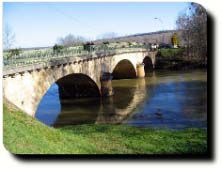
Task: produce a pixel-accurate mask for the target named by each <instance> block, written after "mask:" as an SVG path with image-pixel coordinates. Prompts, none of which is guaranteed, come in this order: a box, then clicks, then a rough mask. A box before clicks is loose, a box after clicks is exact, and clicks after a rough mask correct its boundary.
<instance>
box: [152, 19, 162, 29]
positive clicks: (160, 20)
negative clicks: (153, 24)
mask: <svg viewBox="0 0 222 169" xmlns="http://www.w3.org/2000/svg"><path fill="white" fill-rule="evenodd" d="M154 19H155V20H158V21H159V22H160V23H161V25H162V31H163V30H164V28H163V21H162V19H160V18H154Z"/></svg>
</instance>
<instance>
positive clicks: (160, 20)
mask: <svg viewBox="0 0 222 169" xmlns="http://www.w3.org/2000/svg"><path fill="white" fill-rule="evenodd" d="M154 19H155V20H158V21H159V22H160V23H161V25H162V31H163V30H164V27H163V21H162V19H160V18H157V17H156V18H154ZM162 43H164V35H162Z"/></svg>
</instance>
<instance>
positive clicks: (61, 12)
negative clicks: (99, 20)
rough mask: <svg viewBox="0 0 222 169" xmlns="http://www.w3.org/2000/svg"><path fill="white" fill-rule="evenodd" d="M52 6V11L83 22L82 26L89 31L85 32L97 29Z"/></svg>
mask: <svg viewBox="0 0 222 169" xmlns="http://www.w3.org/2000/svg"><path fill="white" fill-rule="evenodd" d="M48 7H49V6H48ZM49 8H50V7H49ZM53 8H54V11H56V12H57V13H59V14H62V15H63V16H65V17H67V18H68V19H70V20H71V21H72V22H73V21H75V22H78V23H80V24H83V26H84V28H85V29H87V30H89V31H90V32H87V33H91V31H92V30H94V31H98V30H96V29H95V27H94V28H93V27H92V26H91V25H89V24H88V23H83V22H82V21H81V20H79V19H78V18H76V17H73V16H71V15H67V14H66V13H65V12H63V11H61V10H60V9H58V8H56V7H53ZM88 28H91V29H88Z"/></svg>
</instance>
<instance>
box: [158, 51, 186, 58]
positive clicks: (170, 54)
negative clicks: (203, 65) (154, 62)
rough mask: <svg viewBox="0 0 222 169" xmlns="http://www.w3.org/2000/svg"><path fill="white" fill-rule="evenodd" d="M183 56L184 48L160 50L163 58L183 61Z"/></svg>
mask: <svg viewBox="0 0 222 169" xmlns="http://www.w3.org/2000/svg"><path fill="white" fill-rule="evenodd" d="M183 54H184V49H183V48H177V49H173V48H168V49H167V48H165V49H164V48H162V49H159V56H161V57H163V58H172V59H176V58H178V59H181V58H182V57H183Z"/></svg>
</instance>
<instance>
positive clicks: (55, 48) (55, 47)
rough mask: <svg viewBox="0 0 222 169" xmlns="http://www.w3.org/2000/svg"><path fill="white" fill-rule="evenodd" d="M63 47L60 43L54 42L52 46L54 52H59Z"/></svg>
mask: <svg viewBox="0 0 222 169" xmlns="http://www.w3.org/2000/svg"><path fill="white" fill-rule="evenodd" d="M63 49H64V46H62V45H57V44H55V45H54V46H53V52H54V53H60V52H61V51H62V50H63Z"/></svg>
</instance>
